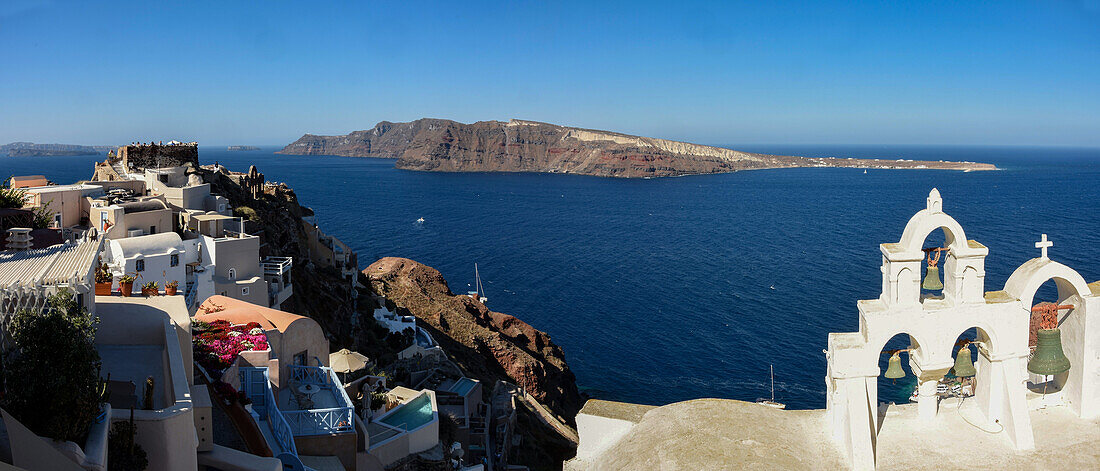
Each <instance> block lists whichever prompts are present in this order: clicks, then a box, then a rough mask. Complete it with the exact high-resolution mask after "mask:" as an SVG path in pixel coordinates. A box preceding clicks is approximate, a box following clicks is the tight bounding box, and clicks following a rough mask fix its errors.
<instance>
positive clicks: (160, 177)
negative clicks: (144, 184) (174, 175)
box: [157, 173, 168, 183]
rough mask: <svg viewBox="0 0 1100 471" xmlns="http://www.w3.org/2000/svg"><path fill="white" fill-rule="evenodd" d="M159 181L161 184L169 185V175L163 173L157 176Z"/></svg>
mask: <svg viewBox="0 0 1100 471" xmlns="http://www.w3.org/2000/svg"><path fill="white" fill-rule="evenodd" d="M157 179H158V180H160V182H161V183H168V174H167V173H162V174H160V175H157Z"/></svg>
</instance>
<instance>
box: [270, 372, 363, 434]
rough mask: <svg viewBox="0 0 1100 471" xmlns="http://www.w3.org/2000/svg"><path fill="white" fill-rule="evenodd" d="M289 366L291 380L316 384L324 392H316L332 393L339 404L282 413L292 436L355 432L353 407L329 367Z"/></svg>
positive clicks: (292, 381)
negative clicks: (337, 405)
mask: <svg viewBox="0 0 1100 471" xmlns="http://www.w3.org/2000/svg"><path fill="white" fill-rule="evenodd" d="M289 369H290V382H291V383H297V384H312V385H315V386H318V387H319V388H321V389H322V390H323V391H322V392H319V393H317V394H332V396H333V398H334V399H335V401H336V403H337V404H341V405H340V406H339V407H332V408H327V409H308V410H298V411H285V412H283V415H285V416H286V419H287V422H288V423H289V425H290V430H291V431H293V433H294V435H295V436H300V435H319V434H327V433H341V432H353V431H355V417H354V414H355V408H354V407H353V406H352V403H351V398H349V397H348V394H347V392H346V391H344V388H343V386H342V383H341V382H340V381H339V380H338V379H337V378H336V372H334V371H332V368H328V367H323V366H322V367H318V366H301V365H290V367H289ZM292 387H293V386H292Z"/></svg>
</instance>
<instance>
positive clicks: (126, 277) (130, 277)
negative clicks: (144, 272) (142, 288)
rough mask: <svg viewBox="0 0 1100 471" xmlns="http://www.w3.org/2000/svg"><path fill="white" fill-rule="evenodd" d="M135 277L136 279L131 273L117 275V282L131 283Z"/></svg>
mask: <svg viewBox="0 0 1100 471" xmlns="http://www.w3.org/2000/svg"><path fill="white" fill-rule="evenodd" d="M136 279H137V277H136V276H133V275H122V276H120V277H118V282H119V283H122V284H126V283H133V282H134V280H136Z"/></svg>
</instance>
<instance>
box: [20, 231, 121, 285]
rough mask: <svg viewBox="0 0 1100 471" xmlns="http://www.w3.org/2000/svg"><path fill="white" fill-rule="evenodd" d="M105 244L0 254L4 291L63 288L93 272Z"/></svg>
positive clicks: (65, 245)
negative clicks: (9, 288) (11, 288)
mask: <svg viewBox="0 0 1100 471" xmlns="http://www.w3.org/2000/svg"><path fill="white" fill-rule="evenodd" d="M100 245H101V241H89V242H83V243H66V244H58V245H54V246H50V247H46V248H44V249H32V250H25V251H19V252H3V253H0V287H6V286H12V285H24V286H26V285H35V284H47V285H48V284H62V283H66V282H68V281H69V280H70V279H72V278H73V277H74V276H75V277H77V278H79V277H81V276H83V275H86V274H87V273H88V271H89V270H91V268H92V266H93V264H94V263H95V261H96V256H98V255H99V248H100Z"/></svg>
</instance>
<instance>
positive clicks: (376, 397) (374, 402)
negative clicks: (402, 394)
mask: <svg viewBox="0 0 1100 471" xmlns="http://www.w3.org/2000/svg"><path fill="white" fill-rule="evenodd" d="M388 400H389V399H388V398H387V397H386V393H384V392H381V391H371V393H370V409H371V410H378V409H381V408H382V406H384V405H386V401H388Z"/></svg>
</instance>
